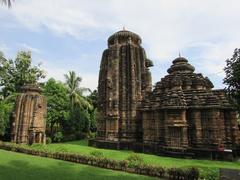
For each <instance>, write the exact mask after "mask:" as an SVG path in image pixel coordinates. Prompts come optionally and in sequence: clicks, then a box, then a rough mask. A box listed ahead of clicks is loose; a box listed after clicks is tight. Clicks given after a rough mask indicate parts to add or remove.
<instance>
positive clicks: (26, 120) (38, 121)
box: [11, 85, 47, 144]
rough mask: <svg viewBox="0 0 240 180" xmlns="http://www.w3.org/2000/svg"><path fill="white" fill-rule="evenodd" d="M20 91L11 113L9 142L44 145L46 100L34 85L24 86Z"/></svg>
mask: <svg viewBox="0 0 240 180" xmlns="http://www.w3.org/2000/svg"><path fill="white" fill-rule="evenodd" d="M21 91H22V92H21V94H20V95H19V96H18V97H17V100H16V104H15V111H14V113H13V121H12V133H11V140H12V142H15V143H28V144H33V143H43V144H45V141H46V135H45V129H46V120H45V118H46V113H47V102H46V99H45V97H44V96H42V95H41V94H40V93H41V90H40V88H39V87H37V86H35V85H26V86H24V87H22V88H21Z"/></svg>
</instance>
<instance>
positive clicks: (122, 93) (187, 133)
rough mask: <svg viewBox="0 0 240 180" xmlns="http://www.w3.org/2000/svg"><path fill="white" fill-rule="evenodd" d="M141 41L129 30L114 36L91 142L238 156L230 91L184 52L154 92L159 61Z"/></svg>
mask: <svg viewBox="0 0 240 180" xmlns="http://www.w3.org/2000/svg"><path fill="white" fill-rule="evenodd" d="M141 41H142V40H141V38H140V37H139V36H138V35H137V34H135V33H133V32H130V31H126V30H123V31H119V32H117V33H115V34H113V35H112V36H110V37H109V39H108V49H106V50H105V51H104V52H103V56H102V60H101V66H100V73H99V82H98V92H99V107H98V108H99V112H100V113H99V114H100V115H99V117H98V132H97V137H96V139H93V140H90V141H89V145H92V146H96V147H102V148H111V149H132V150H135V151H140V152H149V153H154V154H168V155H183V156H185V155H190V156H193V157H199V156H205V157H206V156H207V157H209V156H211V158H218V157H213V156H222V155H224V154H226V155H228V154H230V155H233V156H235V155H236V154H237V148H238V147H239V144H240V131H239V128H238V125H237V113H236V111H235V110H234V109H233V108H232V106H231V105H230V103H229V102H228V100H227V98H226V95H225V92H224V90H213V89H212V88H213V87H214V86H213V84H212V82H211V81H210V80H209V79H208V78H207V77H204V76H203V75H202V74H201V73H195V72H194V71H195V68H194V67H193V66H192V65H191V64H189V63H188V60H187V59H186V58H184V57H180V56H179V57H178V58H176V59H175V60H173V62H172V63H173V64H172V66H171V67H170V68H169V69H168V70H167V72H168V75H166V76H165V77H164V78H162V79H161V81H159V82H157V83H156V86H155V87H154V89H153V90H152V79H151V73H150V71H149V67H151V66H153V63H152V61H151V60H149V59H148V58H147V57H146V54H145V51H144V49H143V48H142V46H141Z"/></svg>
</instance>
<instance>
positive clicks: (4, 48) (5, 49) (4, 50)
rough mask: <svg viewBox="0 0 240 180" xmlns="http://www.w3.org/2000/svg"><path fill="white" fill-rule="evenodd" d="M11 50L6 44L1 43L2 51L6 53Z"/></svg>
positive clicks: (0, 48)
mask: <svg viewBox="0 0 240 180" xmlns="http://www.w3.org/2000/svg"><path fill="white" fill-rule="evenodd" d="M8 50H9V47H8V46H7V45H6V44H5V43H1V42H0V51H2V52H6V51H8Z"/></svg>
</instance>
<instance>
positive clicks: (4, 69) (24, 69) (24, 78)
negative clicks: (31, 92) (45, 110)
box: [0, 51, 45, 98]
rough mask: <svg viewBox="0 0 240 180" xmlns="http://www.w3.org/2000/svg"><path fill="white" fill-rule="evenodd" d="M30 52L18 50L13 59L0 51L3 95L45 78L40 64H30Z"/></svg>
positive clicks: (0, 79) (0, 78)
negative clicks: (7, 57)
mask: <svg viewBox="0 0 240 180" xmlns="http://www.w3.org/2000/svg"><path fill="white" fill-rule="evenodd" d="M31 63H32V59H31V52H24V51H20V52H19V53H18V54H17V57H16V59H15V61H13V60H11V59H6V58H5V57H4V55H3V54H2V53H0V87H1V88H2V95H3V97H4V98H5V97H7V96H9V95H10V94H11V93H14V92H18V91H19V89H20V88H21V87H22V86H23V85H25V84H35V83H37V82H38V80H40V79H41V78H45V74H44V71H43V70H42V69H40V65H38V66H32V64H31Z"/></svg>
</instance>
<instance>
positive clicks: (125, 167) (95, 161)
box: [0, 141, 199, 180]
mask: <svg viewBox="0 0 240 180" xmlns="http://www.w3.org/2000/svg"><path fill="white" fill-rule="evenodd" d="M0 148H1V149H4V150H8V151H14V152H20V153H24V154H30V155H34V156H41V157H48V158H53V159H59V160H64V161H70V162H75V163H81V164H87V165H91V166H97V167H101V168H106V169H112V170H119V171H125V172H130V173H136V174H141V175H147V176H153V177H159V178H168V179H173V180H179V179H181V180H197V179H198V177H199V170H198V169H197V168H188V169H180V168H171V169H166V168H163V167H159V166H152V165H147V164H142V163H140V164H132V163H131V162H130V161H128V160H122V161H117V160H112V159H109V158H105V157H96V156H94V155H92V156H91V155H88V156H87V155H80V154H73V153H67V152H48V151H46V150H45V149H41V150H34V149H31V147H26V146H21V145H18V144H13V143H6V142H2V141H0ZM93 154H95V153H93Z"/></svg>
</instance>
